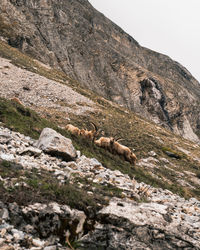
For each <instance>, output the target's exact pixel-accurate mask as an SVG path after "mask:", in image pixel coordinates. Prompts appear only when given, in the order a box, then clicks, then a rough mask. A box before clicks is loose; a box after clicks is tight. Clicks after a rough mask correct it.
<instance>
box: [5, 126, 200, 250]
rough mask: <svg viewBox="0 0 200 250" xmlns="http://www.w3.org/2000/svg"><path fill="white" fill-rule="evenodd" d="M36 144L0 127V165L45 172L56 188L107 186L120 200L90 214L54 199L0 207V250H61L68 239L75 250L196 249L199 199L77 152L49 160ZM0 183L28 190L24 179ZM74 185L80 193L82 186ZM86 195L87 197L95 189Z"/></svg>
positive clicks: (199, 219)
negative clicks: (139, 179)
mask: <svg viewBox="0 0 200 250" xmlns="http://www.w3.org/2000/svg"><path fill="white" fill-rule="evenodd" d="M57 136H59V134H56V136H55V137H56V138H57ZM52 143H53V142H52ZM56 143H57V141H56ZM36 145H37V141H36V140H33V139H31V138H30V137H27V136H24V135H22V134H20V133H16V132H13V131H10V130H9V129H7V128H3V127H0V160H1V161H2V160H3V161H8V162H12V163H13V164H16V165H14V168H15V167H17V166H18V167H19V166H20V168H22V169H24V170H26V171H28V172H30V173H31V172H32V171H34V169H37V171H39V172H40V171H42V170H44V171H47V172H50V173H51V174H53V176H54V178H56V179H57V180H58V181H59V182H60V185H64V183H65V182H67V181H69V182H72V183H73V182H75V179H76V177H77V176H79V177H81V178H85V179H87V180H90V181H91V183H95V184H96V183H98V184H99V185H101V186H107V185H109V184H111V185H114V186H116V187H117V188H119V189H120V190H121V192H122V195H121V197H118V198H116V197H113V198H109V200H108V202H109V204H108V205H102V204H99V211H97V212H96V214H95V215H92V214H85V212H84V211H78V210H77V209H71V208H70V207H69V206H67V205H62V204H58V203H56V202H54V201H53V200H52V201H51V202H49V203H48V204H45V203H33V204H26V205H23V206H22V205H18V204H17V203H14V202H13V203H4V202H1V203H0V220H1V226H0V246H1V249H45V250H50V249H51V250H53V249H66V246H63V245H61V244H60V242H63V239H70V237H71V239H72V240H75V241H77V242H79V246H78V247H77V248H78V249H98V248H101V249H133V248H135V247H137V248H139V249H175V248H176V249H200V244H199V242H200V231H199V228H200V217H199V215H200V202H199V201H198V200H196V199H194V198H191V199H189V200H185V199H184V198H181V197H179V196H178V195H175V194H173V193H172V192H170V191H168V190H162V189H158V188H153V187H151V186H149V185H146V184H145V183H138V182H137V181H136V180H135V179H134V178H130V177H129V176H128V175H124V174H123V173H121V172H120V171H112V170H109V169H106V168H105V167H103V166H102V164H101V163H100V162H98V161H97V160H96V159H94V158H93V159H91V158H87V157H85V156H84V155H81V153H80V152H77V158H76V159H75V160H73V161H69V162H66V161H64V160H63V159H62V157H60V154H58V156H56V155H55V156H50V155H49V154H47V153H45V152H43V151H42V150H40V149H39V148H37V147H36ZM151 154H152V153H151ZM0 182H1V184H2V185H3V186H4V188H6V189H9V188H11V187H14V186H19V185H21V186H24V187H25V186H26V185H28V184H27V183H26V177H25V176H21V177H20V178H19V179H17V180H16V178H13V177H11V178H9V177H6V178H5V177H0ZM75 183H76V185H77V187H78V186H80V187H81V188H84V185H85V184H83V183H81V182H75ZM88 194H89V195H90V196H91V197H92V196H93V195H94V194H95V188H94V189H93V190H90V191H88ZM138 201H140V202H139V203H138ZM89 211H90V210H89ZM91 221H92V225H93V226H92V227H91ZM89 225H90V227H89ZM86 228H87V230H86ZM58 232H59V233H58ZM66 242H67V241H66ZM69 246H70V245H68V247H69ZM9 247H10V248H9Z"/></svg>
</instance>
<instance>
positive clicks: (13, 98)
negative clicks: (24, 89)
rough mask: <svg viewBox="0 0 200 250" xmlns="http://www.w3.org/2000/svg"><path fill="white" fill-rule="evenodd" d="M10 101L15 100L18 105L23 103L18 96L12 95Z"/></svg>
mask: <svg viewBox="0 0 200 250" xmlns="http://www.w3.org/2000/svg"><path fill="white" fill-rule="evenodd" d="M10 100H11V101H12V102H16V103H18V104H20V105H23V103H22V102H21V101H20V100H19V98H17V97H12V98H11V99H10Z"/></svg>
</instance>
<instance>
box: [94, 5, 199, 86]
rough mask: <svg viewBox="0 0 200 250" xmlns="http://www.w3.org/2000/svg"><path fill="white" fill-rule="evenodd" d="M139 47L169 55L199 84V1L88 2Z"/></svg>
mask: <svg viewBox="0 0 200 250" xmlns="http://www.w3.org/2000/svg"><path fill="white" fill-rule="evenodd" d="M89 2H90V3H91V4H92V5H93V6H94V7H95V8H96V9H97V10H99V11H100V12H102V13H103V14H104V15H105V16H106V17H108V18H109V19H111V20H112V21H113V22H114V23H116V24H117V25H119V26H120V27H121V28H122V29H123V30H124V31H126V32H127V33H128V34H129V35H131V36H132V37H133V38H134V39H135V40H136V41H137V42H139V44H140V45H142V46H144V47H147V48H149V49H152V50H155V51H157V52H160V53H163V54H165V55H168V56H170V57H171V58H172V59H173V60H176V61H178V62H179V63H181V64H182V65H183V66H185V67H186V68H187V69H188V70H189V71H190V72H191V74H192V75H193V76H194V77H195V78H196V79H197V80H198V81H199V82H200V0H89Z"/></svg>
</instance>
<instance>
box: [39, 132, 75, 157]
mask: <svg viewBox="0 0 200 250" xmlns="http://www.w3.org/2000/svg"><path fill="white" fill-rule="evenodd" d="M37 147H38V148H39V149H41V150H43V151H44V152H45V153H48V154H50V155H52V156H56V157H61V158H62V159H63V160H66V161H71V160H74V159H75V158H76V156H77V155H76V150H75V149H74V147H73V145H72V141H71V140H70V139H68V138H65V137H64V136H62V135H61V134H59V133H57V132H56V131H55V130H53V129H51V128H44V129H43V131H42V133H41V135H40V138H39V140H38V142H37Z"/></svg>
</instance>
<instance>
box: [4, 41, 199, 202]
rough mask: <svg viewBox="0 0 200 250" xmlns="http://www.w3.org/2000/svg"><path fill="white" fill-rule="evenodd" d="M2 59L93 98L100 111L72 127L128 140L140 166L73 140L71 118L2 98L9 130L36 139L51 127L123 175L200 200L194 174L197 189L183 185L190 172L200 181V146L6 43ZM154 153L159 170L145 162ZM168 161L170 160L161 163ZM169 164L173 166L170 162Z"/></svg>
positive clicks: (80, 118) (79, 119)
mask: <svg viewBox="0 0 200 250" xmlns="http://www.w3.org/2000/svg"><path fill="white" fill-rule="evenodd" d="M0 56H1V57H4V58H7V59H9V60H11V62H12V63H13V64H15V65H17V66H18V67H22V68H26V69H27V70H29V71H32V72H35V73H37V74H39V75H42V76H45V77H47V78H49V79H53V80H56V81H58V82H60V83H62V84H67V85H69V86H71V87H72V88H73V89H74V90H76V91H77V92H79V93H81V94H83V95H85V96H87V97H89V98H90V99H91V100H92V101H93V102H95V103H96V105H97V107H98V110H99V111H98V112H96V113H93V112H91V113H88V115H87V116H80V115H79V116H76V115H74V114H72V113H70V114H69V117H70V123H72V124H75V125H77V126H78V127H80V128H88V129H89V128H90V122H94V123H95V124H96V125H97V126H98V128H101V129H102V130H103V132H104V134H105V136H111V135H112V136H115V137H120V138H123V139H124V141H123V144H125V145H127V146H129V147H130V148H132V149H134V153H135V154H136V156H137V158H138V162H137V164H136V166H135V167H133V166H131V165H130V164H129V163H128V162H125V161H124V160H123V159H121V158H120V157H119V156H117V155H112V154H111V153H109V152H107V151H105V150H104V149H101V148H98V147H96V146H95V145H93V144H92V143H91V142H89V141H86V140H83V139H82V138H80V137H76V136H72V135H71V134H69V133H68V132H67V131H66V130H64V129H61V128H60V126H62V127H64V126H65V125H66V123H67V122H66V120H65V119H64V118H63V117H64V115H65V114H59V115H58V114H57V113H56V112H55V111H53V110H48V109H46V108H43V109H42V108H41V110H37V109H36V107H34V106H33V107H32V108H33V109H36V111H40V113H43V117H40V116H39V115H38V114H37V112H35V111H33V110H30V109H28V108H26V107H23V106H22V105H19V104H17V103H14V102H11V101H8V100H5V99H2V98H1V99H0V121H1V122H2V123H3V125H4V126H6V127H9V128H11V129H13V130H16V131H19V132H20V133H24V134H26V135H29V136H31V137H33V138H35V139H37V138H38V137H39V134H40V132H41V130H42V129H43V128H44V127H51V128H53V129H55V130H57V131H58V132H60V133H61V134H63V135H64V136H67V137H69V138H71V139H72V141H73V144H74V146H75V147H76V149H77V150H80V151H81V152H82V153H83V154H85V155H86V156H88V157H95V158H97V159H98V160H99V161H100V162H102V164H103V165H104V166H105V167H107V168H110V169H118V170H120V171H122V172H123V173H127V174H129V175H130V176H134V177H135V178H136V179H137V180H138V181H143V182H145V183H147V184H151V185H152V186H155V187H162V188H167V189H169V190H171V191H173V192H176V193H179V194H180V195H182V196H184V197H186V198H189V197H191V196H195V197H199V196H200V191H199V185H198V184H196V183H193V182H192V180H191V178H190V176H188V175H187V174H185V175H184V176H182V177H181V179H184V181H185V182H186V183H188V184H191V185H192V186H193V188H190V186H189V185H186V186H183V185H182V184H180V182H179V180H180V173H184V171H191V172H193V173H194V174H195V175H196V178H198V177H199V176H200V174H199V173H200V163H199V162H200V160H199V159H200V150H199V146H198V145H196V144H194V143H192V142H190V141H187V140H185V139H183V138H181V137H179V136H176V135H174V134H172V133H170V132H169V131H167V130H165V129H164V128H160V127H159V126H157V125H155V124H153V123H150V122H148V121H145V120H144V119H142V118H140V117H139V116H137V115H135V114H134V113H132V112H130V111H128V110H126V109H124V108H122V107H119V106H117V105H116V104H113V103H111V102H109V101H107V100H105V99H104V98H102V97H100V96H97V95H95V94H94V93H92V92H91V91H90V90H87V89H82V88H81V87H80V85H79V84H78V82H76V81H75V80H73V79H70V78H69V77H68V76H67V75H65V74H63V73H62V72H59V71H57V70H54V69H49V68H47V67H45V66H43V65H42V64H40V63H38V62H36V61H35V60H34V59H32V58H30V57H29V56H27V55H24V54H23V53H21V52H19V51H18V50H16V49H14V48H11V47H10V46H8V45H7V44H5V43H3V42H0ZM58 125H59V126H58ZM151 151H154V152H155V153H153V154H154V155H155V156H154V157H152V158H153V159H148V163H153V164H154V165H156V167H148V165H147V166H144V164H143V165H142V164H141V162H142V161H143V160H144V159H147V158H149V157H150V155H151V154H152V153H150V152H151ZM162 158H164V159H165V161H163V160H161V159H162ZM154 159H155V160H157V162H155V161H154ZM167 161H168V162H169V163H167V164H166V162H167ZM166 166H167V167H166Z"/></svg>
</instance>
